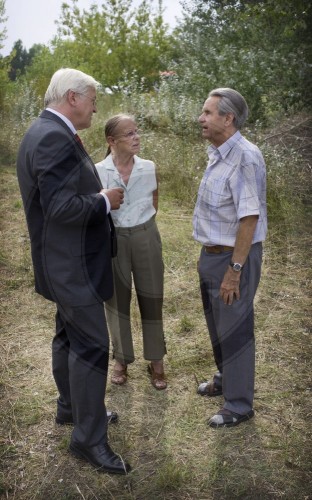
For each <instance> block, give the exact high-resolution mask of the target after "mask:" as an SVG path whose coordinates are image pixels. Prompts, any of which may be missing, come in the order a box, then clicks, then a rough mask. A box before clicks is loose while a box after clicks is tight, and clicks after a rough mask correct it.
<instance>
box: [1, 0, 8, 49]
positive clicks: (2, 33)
mask: <svg viewBox="0 0 312 500" xmlns="http://www.w3.org/2000/svg"><path fill="white" fill-rule="evenodd" d="M6 20H7V18H6V17H5V0H0V25H1V24H4V23H5V22H6ZM6 31H7V30H6V28H1V29H0V49H2V48H3V44H2V42H3V41H4V40H5V39H6Z"/></svg>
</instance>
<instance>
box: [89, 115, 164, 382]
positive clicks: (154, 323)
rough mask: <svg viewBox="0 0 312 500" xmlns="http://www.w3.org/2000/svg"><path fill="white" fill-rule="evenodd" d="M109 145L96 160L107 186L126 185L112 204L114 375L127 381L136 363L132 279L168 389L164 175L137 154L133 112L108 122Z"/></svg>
mask: <svg viewBox="0 0 312 500" xmlns="http://www.w3.org/2000/svg"><path fill="white" fill-rule="evenodd" d="M105 138H106V141H107V143H108V150H107V153H106V157H105V158H104V160H103V161H101V162H100V163H97V164H96V167H97V170H98V173H99V175H100V178H101V181H102V184H103V187H104V188H112V187H122V188H123V189H124V204H123V205H122V207H121V208H120V209H119V210H112V211H111V214H112V218H113V221H114V224H115V226H116V233H117V245H118V251H117V257H115V259H113V270H114V295H113V297H112V298H111V299H110V300H108V301H107V302H106V304H105V309H106V316H107V322H108V326H109V330H110V334H111V339H112V343H113V356H114V359H115V365H114V369H113V373H112V378H111V381H112V383H114V384H117V385H122V384H124V383H125V382H126V381H127V375H128V373H127V368H128V365H129V364H130V363H133V361H134V359H135V356H134V349H133V342H132V333H131V321H130V306H131V291H132V280H133V283H134V287H135V291H136V295H137V299H138V305H139V309H140V315H141V322H142V333H143V351H144V353H143V354H144V359H146V360H148V361H150V363H149V364H148V371H149V373H150V375H151V382H152V384H153V386H154V387H155V388H156V389H159V390H161V389H165V388H166V387H167V383H166V380H165V374H164V366H163V357H164V355H165V354H166V345H165V339H164V332H163V321H162V305H163V288H164V266H163V260H162V247H161V239H160V235H159V232H158V229H157V225H156V222H155V216H156V212H157V208H158V181H157V175H156V168H155V164H154V163H153V162H152V161H150V160H144V159H142V158H140V157H139V156H137V154H138V153H139V151H140V137H139V131H138V129H137V125H136V122H135V120H134V118H133V117H132V116H129V115H125V114H119V115H115V116H113V117H112V118H110V119H109V120H108V121H107V123H106V125H105Z"/></svg>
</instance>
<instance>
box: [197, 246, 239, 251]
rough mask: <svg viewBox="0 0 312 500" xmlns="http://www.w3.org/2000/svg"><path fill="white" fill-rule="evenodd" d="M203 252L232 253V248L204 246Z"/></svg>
mask: <svg viewBox="0 0 312 500" xmlns="http://www.w3.org/2000/svg"><path fill="white" fill-rule="evenodd" d="M204 250H205V252H206V253H223V252H233V250H234V247H227V246H226V245H214V246H212V247H207V246H206V245H204Z"/></svg>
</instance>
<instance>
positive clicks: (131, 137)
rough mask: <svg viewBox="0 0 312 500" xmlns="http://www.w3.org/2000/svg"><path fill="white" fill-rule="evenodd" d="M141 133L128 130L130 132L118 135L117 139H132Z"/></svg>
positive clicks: (137, 130)
mask: <svg viewBox="0 0 312 500" xmlns="http://www.w3.org/2000/svg"><path fill="white" fill-rule="evenodd" d="M141 133H142V132H141V130H139V129H136V130H130V132H127V133H126V134H119V137H124V138H125V139H133V137H135V136H136V135H140V134H141Z"/></svg>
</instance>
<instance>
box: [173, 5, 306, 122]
mask: <svg viewBox="0 0 312 500" xmlns="http://www.w3.org/2000/svg"><path fill="white" fill-rule="evenodd" d="M183 6H184V19H183V21H182V23H181V25H180V26H179V29H178V30H177V36H178V37H179V40H180V46H181V55H180V64H179V70H178V72H179V76H180V79H181V81H183V82H184V89H185V90H184V92H186V93H190V92H192V93H196V95H200V96H202V98H204V96H206V95H207V93H208V92H209V90H211V89H212V88H215V87H234V88H236V89H237V90H238V91H240V92H241V93H242V94H243V95H244V96H245V98H246V99H247V102H248V103H249V107H250V110H251V119H252V121H254V122H255V121H256V120H258V119H261V120H263V119H268V118H270V116H272V115H276V114H278V113H283V112H285V111H288V110H290V109H292V108H293V107H296V108H297V109H300V108H301V107H303V106H304V105H307V104H308V105H311V104H312V101H311V82H312V73H311V52H312V51H311V49H312V37H311V26H312V5H311V3H310V2H309V1H308V0H299V1H298V2H295V3H294V2H293V1H292V0H262V1H260V2H253V1H250V0H249V1H245V0H241V1H217V0H215V1H206V0H198V1H196V2H192V3H190V2H184V3H183Z"/></svg>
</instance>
